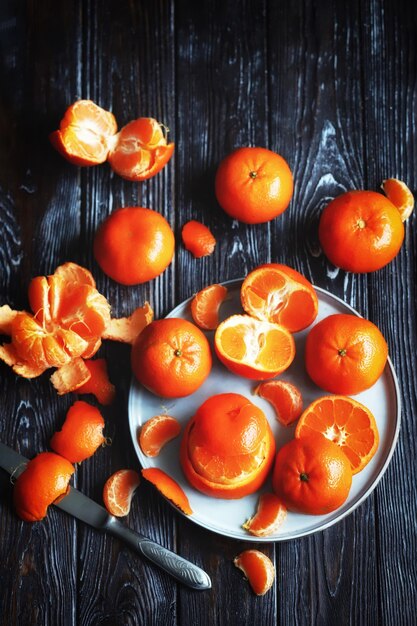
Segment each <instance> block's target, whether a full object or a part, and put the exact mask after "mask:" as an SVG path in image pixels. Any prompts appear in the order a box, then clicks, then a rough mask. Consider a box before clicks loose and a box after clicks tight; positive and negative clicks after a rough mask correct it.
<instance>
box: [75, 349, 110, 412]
mask: <svg viewBox="0 0 417 626" xmlns="http://www.w3.org/2000/svg"><path fill="white" fill-rule="evenodd" d="M84 365H85V366H86V367H87V369H88V371H89V372H90V374H91V376H90V378H89V379H88V380H87V381H86V382H85V383H82V384H81V386H80V387H77V389H76V391H77V393H81V394H84V393H92V394H93V395H94V396H95V397H96V398H97V400H98V401H99V402H100V404H103V405H104V406H107V405H109V404H111V403H112V402H113V400H114V399H115V397H116V388H115V386H114V385H113V384H112V383H111V382H110V380H109V376H108V373H107V363H106V360H105V359H94V361H93V360H87V361H84Z"/></svg>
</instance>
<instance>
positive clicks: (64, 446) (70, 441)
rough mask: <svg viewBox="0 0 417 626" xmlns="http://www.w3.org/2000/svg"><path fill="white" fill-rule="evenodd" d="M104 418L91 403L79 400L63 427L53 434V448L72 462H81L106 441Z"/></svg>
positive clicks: (51, 443) (70, 409) (70, 411)
mask: <svg viewBox="0 0 417 626" xmlns="http://www.w3.org/2000/svg"><path fill="white" fill-rule="evenodd" d="M103 428H104V419H103V416H102V415H101V413H100V411H99V410H98V409H97V408H96V407H95V406H92V405H91V404H88V403H87V402H83V401H82V400H77V401H76V402H74V404H73V405H72V406H71V407H70V408H69V410H68V412H67V415H66V418H65V422H64V424H63V426H62V429H61V430H60V431H58V432H56V433H54V435H53V436H52V439H51V441H50V445H51V448H52V450H54V452H56V453H57V454H60V455H61V456H63V457H64V458H65V459H67V460H68V461H70V462H71V463H81V462H82V461H85V459H88V458H89V457H90V456H92V455H93V454H94V452H95V451H96V450H97V448H99V447H100V446H101V445H102V444H103V443H104V441H105V438H104V436H103Z"/></svg>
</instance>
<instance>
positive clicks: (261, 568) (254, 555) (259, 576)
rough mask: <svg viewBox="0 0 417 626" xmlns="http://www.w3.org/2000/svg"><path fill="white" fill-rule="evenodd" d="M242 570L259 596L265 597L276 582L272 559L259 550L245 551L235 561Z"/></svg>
mask: <svg viewBox="0 0 417 626" xmlns="http://www.w3.org/2000/svg"><path fill="white" fill-rule="evenodd" d="M233 563H234V565H235V566H236V567H237V568H239V569H240V570H242V572H243V573H244V574H245V576H246V578H247V579H248V581H249V584H250V586H251V587H252V589H253V591H254V592H255V593H256V595H257V596H263V595H265V593H266V592H267V591H269V589H271V587H272V585H273V584H274V580H275V568H274V565H273V563H272V561H271V559H270V558H269V557H268V556H266V554H264V553H263V552H260V551H259V550H244V551H243V552H242V553H241V554H239V555H238V556H236V557H235V558H234V560H233Z"/></svg>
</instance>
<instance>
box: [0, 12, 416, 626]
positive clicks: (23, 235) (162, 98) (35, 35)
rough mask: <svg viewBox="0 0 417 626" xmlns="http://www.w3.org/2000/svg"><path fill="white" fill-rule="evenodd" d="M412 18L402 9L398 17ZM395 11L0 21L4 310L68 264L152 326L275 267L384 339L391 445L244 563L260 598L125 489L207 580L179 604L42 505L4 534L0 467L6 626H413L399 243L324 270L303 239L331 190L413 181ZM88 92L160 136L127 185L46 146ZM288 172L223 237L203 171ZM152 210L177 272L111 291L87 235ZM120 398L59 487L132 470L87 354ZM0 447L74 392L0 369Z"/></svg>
mask: <svg viewBox="0 0 417 626" xmlns="http://www.w3.org/2000/svg"><path fill="white" fill-rule="evenodd" d="M413 4H414V8H412V5H413ZM416 6H417V5H416V4H415V3H411V2H409V1H408V0H395V1H394V0H390V1H386V2H383V0H367V1H364V2H361V1H356V2H342V1H338V0H337V1H336V0H335V1H334V2H331V3H330V2H309V1H306V0H304V1H303V0H295V1H294V2H279V1H277V2H273V1H272V0H270V1H268V0H258V1H255V0H254V1H250V0H245V1H241V2H233V1H232V0H227V1H226V0H224V1H222V2H220V1H215V2H195V3H194V2H190V1H188V2H187V1H180V0H178V1H177V2H174V0H166V1H164V0H148V1H139V0H132V1H131V2H127V1H126V0H118V1H117V2H116V1H111V0H104V1H103V2H98V1H97V2H94V1H93V0H86V1H83V2H80V1H79V2H77V1H76V0H68V1H66V2H48V1H46V0H37V1H36V2H34V1H32V2H29V1H28V2H16V1H13V0H4V1H3V2H2V3H1V8H0V38H1V39H0V45H1V65H0V72H1V74H0V80H1V92H0V94H1V95H0V137H1V143H0V242H1V243H0V271H1V293H0V304H3V303H8V304H10V305H11V306H12V307H14V308H16V309H25V308H27V306H28V303H27V295H26V294H27V285H28V283H29V280H30V278H31V277H32V276H35V275H40V274H48V273H51V272H52V271H53V270H54V269H55V267H56V266H57V265H58V264H60V263H62V262H65V261H68V260H71V261H75V262H77V263H80V264H82V265H84V266H86V267H88V268H90V269H91V271H92V272H93V274H94V276H95V278H96V280H97V284H98V287H99V289H100V291H101V292H102V293H103V294H105V296H106V297H107V298H108V299H109V301H110V303H111V305H112V308H113V312H114V314H115V315H119V316H120V315H124V314H127V313H129V312H130V311H131V310H132V309H133V308H134V307H135V306H138V305H140V304H142V303H143V302H144V301H145V300H146V299H147V300H149V301H150V302H151V304H152V306H153V308H154V311H155V316H156V317H157V318H159V317H163V316H164V315H166V314H167V313H168V312H169V311H170V310H171V309H172V308H173V307H174V306H175V305H177V304H178V303H180V302H181V301H183V300H184V299H185V298H188V297H189V296H190V295H192V294H193V293H194V292H196V291H197V290H199V289H200V288H202V287H204V286H206V285H208V284H210V283H212V282H215V281H222V280H227V279H232V278H237V277H240V276H243V275H244V274H245V273H247V271H248V270H250V269H252V268H253V267H255V266H257V265H258V264H260V263H261V262H266V261H270V260H272V261H279V262H284V263H287V264H288V265H291V266H292V267H294V268H296V269H298V270H300V271H302V272H303V273H304V274H305V275H306V276H307V278H309V279H310V280H311V281H312V282H313V283H314V284H316V285H317V286H320V287H322V288H324V289H327V290H328V291H330V292H332V293H333V294H336V295H337V296H339V297H341V298H343V299H344V300H345V301H346V302H348V303H349V304H351V305H353V306H354V307H355V308H356V309H357V310H358V311H359V312H360V313H361V314H362V315H364V316H365V317H367V318H369V319H370V320H372V321H373V322H375V323H376V324H377V325H378V326H379V327H380V328H381V330H382V332H383V333H384V335H385V337H386V338H387V341H388V343H389V348H390V355H391V359H392V361H393V364H394V367H395V369H396V372H397V375H398V378H399V383H400V388H401V399H402V405H403V411H402V425H401V431H400V436H399V441H398V445H397V447H396V450H395V453H394V455H393V458H392V461H391V463H390V465H389V467H388V470H387V472H386V473H385V475H384V476H383V478H382V480H381V482H380V483H379V484H378V486H377V487H376V489H375V490H374V491H373V493H372V494H371V496H370V497H369V498H368V499H367V500H366V501H365V502H364V503H363V504H362V505H361V506H360V507H359V508H357V509H356V510H355V511H354V512H353V513H352V514H350V515H349V516H347V517H346V518H344V519H343V520H342V521H341V522H340V523H338V524H336V525H334V526H332V527H331V528H329V529H327V530H325V531H323V532H319V533H316V534H313V535H310V536H308V537H305V538H302V539H297V540H293V541H289V542H286V543H275V544H274V543H268V544H263V545H261V546H260V547H261V549H263V550H264V551H265V553H266V554H268V555H269V556H270V557H271V558H272V560H273V561H274V563H275V566H276V583H275V585H274V587H273V589H272V590H271V591H270V592H269V593H268V594H267V595H266V596H264V597H262V598H257V597H256V596H255V595H254V594H253V593H252V592H251V591H250V588H249V586H248V585H247V583H245V582H244V581H243V579H242V575H241V573H240V572H239V571H238V570H237V569H235V568H234V566H233V565H232V559H233V557H234V556H235V555H236V554H237V553H238V552H239V551H241V550H242V549H243V548H245V547H248V546H257V544H256V543H255V542H254V543H253V544H252V543H250V544H246V543H244V542H239V541H236V540H233V539H229V538H226V537H223V536H220V535H216V534H213V533H211V532H209V531H206V530H205V529H202V528H200V527H199V526H196V525H195V524H193V523H192V522H190V521H189V520H185V519H184V518H183V517H182V516H181V515H180V514H177V513H176V512H175V511H174V510H173V509H172V507H171V506H169V505H168V504H167V503H166V501H165V500H163V498H161V497H160V496H159V495H157V493H156V492H155V491H154V489H153V488H151V486H150V485H147V484H142V485H141V486H140V489H139V492H138V495H137V497H135V499H134V502H133V506H132V510H131V513H130V515H129V517H128V520H127V521H128V523H129V524H130V525H131V526H132V527H133V528H136V529H137V530H140V531H142V532H143V533H145V534H147V535H149V536H150V537H152V538H154V539H155V540H157V541H159V542H160V543H162V544H163V545H165V546H167V547H169V548H171V549H173V550H175V551H176V552H178V553H179V554H181V555H182V556H184V557H186V558H189V559H190V560H192V561H194V562H196V563H198V564H199V565H201V566H202V567H204V568H205V569H206V570H207V572H208V573H209V574H210V576H211V577H212V580H213V588H212V590H211V591H209V592H193V591H190V590H189V589H187V588H185V587H183V586H181V585H177V584H176V583H175V582H173V580H172V579H171V578H170V577H169V576H167V575H165V574H164V573H161V572H160V571H159V570H158V569H156V568H154V567H152V566H150V565H149V564H148V563H147V562H145V561H144V560H142V559H141V558H139V557H138V556H137V555H135V554H134V553H132V552H131V551H130V550H129V549H128V548H125V547H124V546H123V545H121V544H120V543H119V542H118V541H116V540H114V539H112V538H110V537H108V536H104V535H101V534H99V533H97V532H95V531H94V530H92V529H90V528H88V527H86V526H84V525H83V524H81V523H77V522H76V521H74V519H71V518H70V517H68V516H66V515H65V514H63V513H61V512H60V511H58V510H56V509H55V510H51V511H50V513H49V515H48V517H47V519H45V520H44V521H43V522H40V523H36V524H29V523H24V522H22V521H20V520H19V519H18V518H17V516H16V515H15V513H14V512H13V507H12V487H11V485H10V481H9V477H8V476H6V474H5V473H4V472H0V475H1V476H0V479H1V497H0V511H1V514H0V578H1V592H0V616H1V617H0V620H1V623H2V624H4V625H7V626H11V625H18V626H27V625H29V624H38V625H53V626H58V625H61V624H62V625H70V624H74V625H75V624H77V625H80V626H87V625H92V624H101V625H104V624H106V625H108V626H115V625H120V626H121V625H128V624H132V625H133V624H135V625H136V624H166V625H168V624H184V625H187V626H188V625H190V624H208V625H210V626H212V625H213V624H259V625H262V626H264V625H267V624H274V623H279V624H288V625H290V626H292V625H294V624H320V625H323V624H329V625H333V624H343V625H344V624H355V625H356V624H370V625H376V624H386V625H390V626H391V625H394V624H395V625H396V626H397V625H399V624H407V625H412V624H416V622H417V601H416V591H415V586H416V581H417V576H416V562H417V558H416V557H417V549H416V546H417V540H416V519H417V504H416V502H417V497H416V495H417V487H416V485H417V481H416V441H417V422H416V415H417V397H416V391H415V372H416V367H417V358H416V335H417V332H416V319H417V317H416V255H417V252H416V229H415V225H416V222H415V219H416V218H415V215H414V216H412V217H411V218H410V219H409V221H408V223H407V224H406V237H405V241H404V245H403V247H402V250H401V252H400V254H399V255H398V257H397V258H396V259H395V260H394V261H393V262H392V263H391V264H390V265H389V266H387V267H386V268H384V269H383V270H380V271H378V272H375V273H372V274H369V275H353V274H349V273H346V272H344V271H341V270H339V271H338V270H336V269H335V268H334V267H333V266H331V265H330V264H329V263H328V262H327V261H326V259H325V258H324V257H323V254H322V253H321V250H320V247H319V244H318V237H317V225H318V218H319V215H320V212H321V210H322V208H323V207H324V205H325V204H326V203H327V202H328V201H329V200H330V199H331V198H333V197H335V196H336V195H338V194H340V193H341V192H343V191H344V190H346V189H373V190H378V189H379V186H380V183H381V181H382V180H383V179H384V178H386V177H389V176H396V177H399V178H400V179H402V180H404V181H406V182H407V184H408V185H409V186H410V187H411V189H413V190H414V191H415V190H416V188H417V178H416V168H417V147H416V146H417V141H416V131H415V128H416V125H417V89H416V86H417V83H416V75H417V62H416V37H417V13H416V8H415V7H416ZM78 98H91V99H92V100H94V101H95V102H97V103H98V104H100V105H101V106H103V107H104V108H106V109H109V110H112V111H113V112H114V114H115V115H116V118H117V120H118V122H119V124H120V125H123V124H125V123H127V122H128V121H130V120H131V119H134V118H136V117H139V116H153V117H156V118H157V119H158V120H160V121H162V122H163V123H164V124H166V125H167V126H168V127H169V128H170V137H171V138H172V140H173V141H175V144H176V149H175V155H174V158H173V160H172V161H171V162H170V163H169V165H168V166H167V167H166V168H165V169H164V170H163V171H162V172H161V173H160V174H158V175H157V176H156V177H155V178H153V179H151V180H149V181H148V182H144V183H142V184H135V183H131V182H127V181H124V180H122V179H121V178H119V177H117V176H115V175H113V174H112V173H111V171H110V169H109V168H108V167H107V166H105V165H104V166H100V167H95V168H84V169H82V168H78V167H75V166H72V165H70V164H69V163H67V162H66V161H64V159H62V158H61V157H60V156H59V155H58V154H57V153H56V152H55V151H54V150H53V149H52V147H51V145H50V144H49V141H48V134H49V132H51V131H52V130H54V129H55V128H57V125H58V123H59V121H60V119H61V117H62V114H63V111H64V110H65V108H66V107H67V106H68V105H69V104H70V103H71V102H73V101H75V100H76V99H78ZM242 145H259V146H265V147H269V148H271V149H273V150H276V151H277V152H279V153H280V154H282V155H283V156H285V157H286V159H287V160H288V162H289V164H290V166H291V168H292V171H293V173H294V177H295V193H294V197H293V200H292V202H291V205H290V208H289V209H288V210H287V211H286V213H285V214H284V215H282V216H281V217H280V218H279V219H276V220H275V221H273V222H271V223H268V224H264V225H257V226H246V225H244V224H242V223H237V222H233V221H232V220H231V219H229V218H228V217H227V216H226V214H225V213H223V211H222V210H221V209H220V208H219V206H218V205H217V203H216V200H215V197H214V185H213V179H214V173H215V170H216V166H217V164H218V163H219V161H220V160H221V159H222V158H223V157H224V156H225V155H226V154H227V153H229V152H230V151H231V150H232V149H233V148H235V147H238V146H242ZM128 205H142V206H146V207H150V208H153V209H156V210H158V211H160V212H161V213H162V214H163V215H165V216H166V217H167V219H168V220H169V222H170V224H171V225H172V227H173V229H174V231H175V234H176V240H177V245H176V253H175V260H174V261H173V263H172V264H171V266H170V267H169V268H168V270H167V271H166V272H165V273H164V274H163V275H162V276H160V277H159V278H157V279H156V280H153V281H151V282H150V283H147V284H144V285H142V286H137V287H123V286H121V285H118V284H116V283H114V282H112V281H111V280H110V279H108V278H107V277H106V276H104V275H103V273H102V272H101V271H100V270H99V268H98V266H97V265H96V263H95V261H94V259H93V254H92V239H93V235H94V232H95V230H96V227H97V225H98V224H99V223H100V222H101V221H102V220H103V219H104V218H105V217H106V216H107V215H109V214H110V213H111V211H112V210H114V209H115V208H116V207H119V206H128ZM191 218H193V219H198V220H201V221H203V222H204V223H206V224H207V225H208V226H209V227H210V228H211V229H212V231H213V233H214V234H215V236H216V237H217V241H218V244H217V247H216V250H215V252H214V254H213V255H212V256H210V257H207V258H204V259H202V260H195V259H193V258H192V257H191V255H190V254H189V253H188V252H187V251H186V250H185V249H184V248H183V246H182V244H181V239H180V232H181V227H182V225H183V224H184V223H185V222H186V221H187V220H189V219H191ZM100 356H104V357H106V359H107V361H108V364H109V370H110V377H111V379H112V380H113V382H114V383H115V385H116V387H117V400H116V403H115V404H114V405H113V406H111V407H108V408H106V409H104V414H105V417H106V423H107V426H106V431H107V434H108V435H110V436H111V437H112V439H113V445H112V446H111V447H108V448H106V449H104V450H100V452H99V453H97V454H96V455H95V456H94V457H93V458H92V459H90V460H89V461H88V462H85V463H83V464H82V465H81V466H80V467H79V468H78V469H77V472H76V478H75V484H76V486H77V487H78V488H79V489H81V490H82V491H84V492H85V493H86V494H88V495H90V496H91V497H93V498H95V499H97V500H98V501H100V500H101V490H102V485H103V482H104V480H105V478H106V477H107V476H109V475H110V474H111V473H112V472H113V471H115V470H117V469H119V468H121V467H132V468H138V462H137V458H136V456H135V453H134V449H133V445H132V442H131V439H130V434H129V428H128V416H127V399H128V392H129V384H130V366H129V349H128V347H127V346H125V345H121V344H115V343H110V342H108V343H107V344H106V345H105V346H103V348H102V349H101V351H100ZM0 389H1V408H0V437H1V440H2V441H4V442H5V443H7V444H9V445H11V446H13V447H15V448H16V449H18V450H20V451H21V452H22V453H23V454H25V455H27V456H29V457H31V456H34V455H35V454H36V453H37V452H39V451H41V450H45V449H47V446H48V441H49V438H50V436H51V434H52V433H53V432H54V430H55V429H56V425H57V424H58V423H61V422H62V420H63V416H64V415H65V412H66V410H67V408H68V406H69V405H70V404H71V403H72V402H73V401H74V399H75V396H74V395H71V394H70V396H61V397H59V396H58V395H57V394H56V392H55V391H54V389H53V388H52V386H51V384H50V383H49V374H44V375H42V376H41V377H40V378H38V379H34V380H25V379H23V378H19V377H17V376H16V375H14V374H13V373H12V372H11V371H10V370H9V368H8V367H7V366H6V365H4V364H0Z"/></svg>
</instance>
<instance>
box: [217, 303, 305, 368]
mask: <svg viewBox="0 0 417 626" xmlns="http://www.w3.org/2000/svg"><path fill="white" fill-rule="evenodd" d="M214 346H215V350H216V354H217V356H218V358H219V359H220V361H221V362H222V363H223V364H224V365H225V366H226V367H227V368H228V369H229V370H230V371H231V372H233V373H234V374H238V375H240V376H244V377H246V378H252V379H258V380H264V379H267V378H273V377H274V376H277V375H278V374H281V373H282V372H284V371H285V370H286V369H287V368H288V367H289V366H290V365H291V363H292V361H293V360H294V357H295V342H294V338H293V336H292V335H291V333H290V332H289V331H288V330H287V329H286V328H284V327H283V326H280V325H279V324H273V323H271V322H267V321H260V320H257V319H255V318H252V317H250V316H249V315H232V316H231V317H228V318H227V319H226V320H224V322H222V323H221V324H220V325H219V326H218V327H217V330H216V334H215V336H214Z"/></svg>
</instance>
